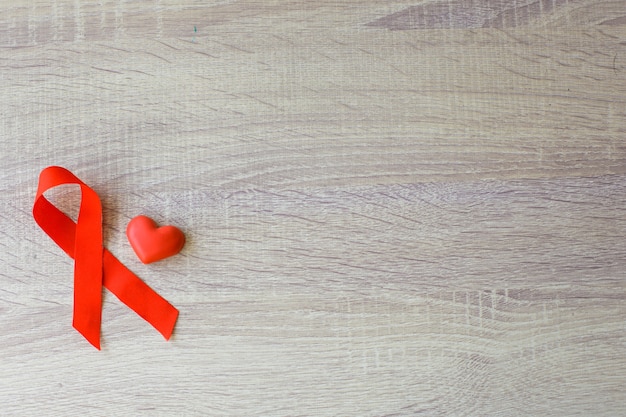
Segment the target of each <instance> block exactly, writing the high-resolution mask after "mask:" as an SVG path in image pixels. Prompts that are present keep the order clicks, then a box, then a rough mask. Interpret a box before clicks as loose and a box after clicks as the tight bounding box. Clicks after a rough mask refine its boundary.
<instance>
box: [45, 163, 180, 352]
mask: <svg viewBox="0 0 626 417" xmlns="http://www.w3.org/2000/svg"><path fill="white" fill-rule="evenodd" d="M62 184H78V185H79V186H80V190H81V203H80V208H79V212H78V220H77V222H76V223H74V221H73V220H72V219H71V218H69V217H68V216H67V215H66V214H65V213H63V212H62V211H61V210H59V209H58V208H57V207H55V206H54V205H53V204H52V203H50V202H49V201H48V200H47V199H46V198H45V197H44V195H43V194H44V193H45V192H46V191H48V190H49V189H51V188H54V187H57V186H59V185H62ZM33 217H34V218H35V221H36V222H37V224H38V225H39V226H40V227H41V228H42V229H43V231H44V232H46V233H47V234H48V236H50V237H51V238H52V240H53V241H54V242H55V243H56V244H57V245H58V246H59V247H60V248H61V249H63V251H64V252H65V253H66V254H67V255H68V256H69V257H70V258H72V259H74V313H73V314H74V318H73V323H72V324H73V326H74V328H75V329H76V330H77V331H78V332H80V333H81V334H82V335H83V336H84V337H85V339H87V341H89V343H91V344H92V345H93V346H94V347H96V348H97V349H98V350H99V349H100V327H101V321H102V286H103V285H104V287H105V288H107V289H108V290H109V291H111V292H112V293H113V294H114V295H115V296H116V297H117V298H118V299H119V300H120V301H122V302H123V303H124V304H126V305H127V306H128V307H129V308H130V309H131V310H133V311H135V312H136V313H137V314H139V316H141V317H142V318H143V319H144V320H146V321H147V322H148V323H150V324H151V325H152V326H153V327H154V328H155V329H156V330H157V331H159V333H161V334H162V335H163V337H164V338H165V339H166V340H169V338H170V337H171V335H172V332H173V330H174V325H175V324H176V320H177V318H178V310H177V309H176V308H175V307H174V306H172V305H171V304H170V303H169V302H168V301H167V300H165V299H164V298H163V297H161V296H160V295H159V294H157V293H156V292H155V291H154V290H153V289H152V288H150V287H149V286H148V285H147V284H146V283H145V282H143V281H142V280H141V279H139V277H137V276H136V275H135V274H133V273H132V272H131V271H130V270H129V269H128V268H126V266H124V265H123V264H122V263H121V262H120V261H119V260H117V258H115V256H113V255H112V254H111V252H109V251H108V250H107V249H105V248H104V246H103V243H102V205H101V203H100V198H99V197H98V194H97V193H96V192H95V191H94V190H92V189H91V188H90V187H89V186H88V185H87V184H85V183H84V182H82V181H81V180H80V179H79V178H78V177H76V176H75V175H74V174H72V173H71V172H70V171H68V170H67V169H65V168H62V167H58V166H52V167H47V168H45V169H44V170H43V171H41V174H40V176H39V185H38V187H37V195H36V197H35V204H34V206H33Z"/></svg>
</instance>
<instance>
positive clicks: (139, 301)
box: [103, 249, 178, 340]
mask: <svg viewBox="0 0 626 417" xmlns="http://www.w3.org/2000/svg"><path fill="white" fill-rule="evenodd" d="M103 264H104V286H105V288H107V289H108V290H109V291H111V292H112V293H113V294H115V296H116V297H117V298H119V300H120V301H121V302H123V303H124V304H126V305H127V306H128V307H129V308H130V309H131V310H133V311H134V312H135V313H137V314H138V315H139V316H140V317H142V318H143V319H144V320H146V321H147V322H148V323H150V324H151V325H152V327H154V328H155V329H156V330H157V331H158V332H159V333H161V334H162V335H163V337H164V338H165V340H169V339H170V337H171V336H172V332H173V331H174V326H175V325H176V320H177V319H178V310H177V309H176V307H174V306H173V305H171V304H170V303H169V302H168V301H167V300H166V299H165V298H163V297H161V296H160V295H159V294H158V293H156V292H155V291H154V290H153V289H152V288H150V287H149V286H148V284H146V283H145V282H143V281H142V280H140V279H139V278H138V277H137V276H136V275H135V274H133V273H132V272H131V271H130V270H129V269H128V268H127V267H126V266H124V264H122V263H121V262H120V261H118V260H117V258H116V257H115V256H113V254H112V253H111V252H109V251H108V250H107V249H105V250H104V256H103Z"/></svg>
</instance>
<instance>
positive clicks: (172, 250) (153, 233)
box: [126, 216, 185, 264]
mask: <svg viewBox="0 0 626 417" xmlns="http://www.w3.org/2000/svg"><path fill="white" fill-rule="evenodd" d="M126 236H127V237H128V241H129V242H130V246H132V247H133V249H134V251H135V253H136V254H137V256H138V257H139V259H140V260H141V262H143V263H144V264H149V263H151V262H156V261H160V260H161V259H165V258H168V257H170V256H173V255H176V254H177V253H178V252H180V250H181V249H182V248H183V246H184V245H185V235H184V234H183V232H181V231H180V229H178V228H177V227H174V226H161V227H157V225H156V223H155V222H154V220H152V219H151V218H150V217H147V216H137V217H135V218H133V219H132V220H131V221H130V222H129V223H128V227H126Z"/></svg>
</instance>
